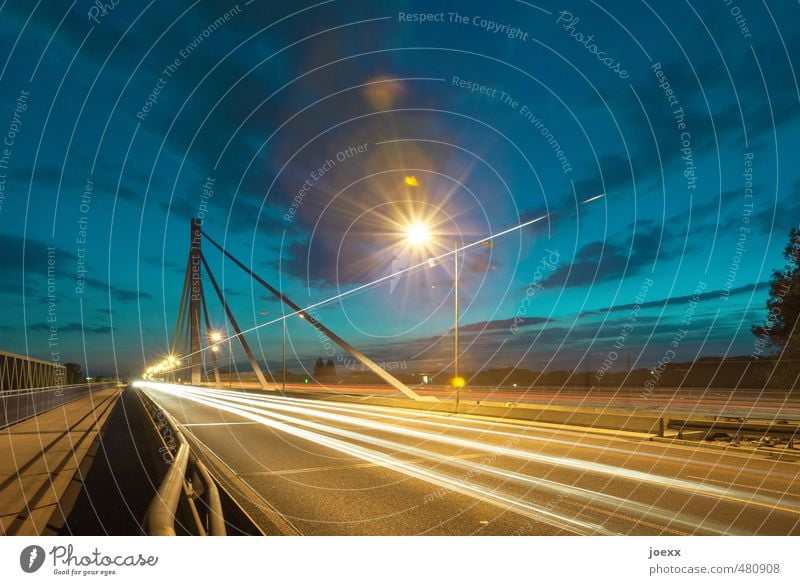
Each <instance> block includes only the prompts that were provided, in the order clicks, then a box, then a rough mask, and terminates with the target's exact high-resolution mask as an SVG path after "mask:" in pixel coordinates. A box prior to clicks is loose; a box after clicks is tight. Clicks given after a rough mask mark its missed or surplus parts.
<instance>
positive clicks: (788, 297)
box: [751, 228, 800, 389]
mask: <svg viewBox="0 0 800 585" xmlns="http://www.w3.org/2000/svg"><path fill="white" fill-rule="evenodd" d="M783 257H784V259H785V260H786V263H785V264H784V266H783V268H782V269H779V270H775V271H773V273H772V279H771V280H770V283H769V298H768V299H767V317H766V319H764V324H763V325H759V326H757V327H753V329H752V330H753V335H755V336H756V341H755V344H754V350H753V354H752V356H751V357H753V358H755V359H760V358H762V357H765V356H764V354H765V352H767V351H768V348H771V349H773V350H774V354H773V356H772V360H770V361H771V362H772V363H771V367H769V368H762V370H763V373H764V382H765V384H766V385H770V386H775V385H777V386H779V387H781V388H787V389H794V388H795V387H796V386H797V382H798V378H799V377H800V332H798V319H800V265H798V260H800V230H798V229H797V228H792V230H791V231H790V232H789V243H788V244H787V245H786V248H784V250H783Z"/></svg>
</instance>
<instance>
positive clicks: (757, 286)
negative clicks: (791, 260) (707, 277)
mask: <svg viewBox="0 0 800 585" xmlns="http://www.w3.org/2000/svg"><path fill="white" fill-rule="evenodd" d="M767 289H769V282H766V281H765V282H756V283H754V284H745V285H743V286H738V287H736V288H732V289H731V290H730V291H727V293H728V296H736V295H740V294H753V293H756V292H758V291H762V290H767ZM724 292H726V291H724V290H722V289H719V290H711V291H708V292H704V293H701V294H700V295H699V297H698V300H699V301H704V300H708V299H719V298H720V297H721V296H722V295H723V293H724ZM694 297H695V295H694V294H690V295H683V296H679V297H670V298H667V299H659V300H656V301H646V302H644V303H640V304H639V307H641V308H642V309H649V308H653V307H655V308H659V309H660V308H662V307H665V306H667V305H679V304H681V303H686V302H688V301H690V300H692V299H694ZM635 306H636V304H635V303H628V304H625V305H614V306H611V307H604V308H602V309H593V310H591V311H583V312H582V313H580V315H578V316H579V317H584V316H587V315H603V314H605V313H613V312H617V311H628V310H630V309H632V308H634V307H635Z"/></svg>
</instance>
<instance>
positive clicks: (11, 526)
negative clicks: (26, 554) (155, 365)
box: [0, 387, 120, 535]
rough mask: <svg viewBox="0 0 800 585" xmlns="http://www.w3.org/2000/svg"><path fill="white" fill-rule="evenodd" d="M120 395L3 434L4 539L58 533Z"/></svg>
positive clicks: (107, 393) (101, 395)
mask: <svg viewBox="0 0 800 585" xmlns="http://www.w3.org/2000/svg"><path fill="white" fill-rule="evenodd" d="M119 394H120V392H119V390H118V389H117V388H116V387H115V388H109V389H104V390H98V391H95V392H93V393H92V394H90V395H89V396H86V397H84V398H80V399H78V400H75V401H73V402H69V403H67V404H65V405H63V406H60V407H58V408H54V409H52V410H49V411H47V412H44V413H41V414H39V415H38V416H36V417H33V418H30V419H27V420H25V421H22V422H20V423H17V424H15V425H11V426H9V427H7V428H5V429H2V430H0V535H32V534H50V533H54V532H57V530H58V525H59V524H60V523H61V522H63V516H65V515H67V514H68V510H65V509H63V508H64V507H65V506H66V505H67V504H66V500H69V499H70V497H68V496H70V495H72V494H75V493H77V491H79V490H78V488H79V487H80V483H81V482H82V478H83V476H84V474H85V471H86V463H87V462H89V461H90V460H91V457H87V455H91V453H92V452H93V450H94V449H96V448H97V444H98V443H97V441H96V439H97V438H98V436H99V435H100V433H101V432H102V429H103V426H104V424H105V422H106V419H107V418H108V416H109V414H110V412H111V410H112V408H113V406H114V404H115V403H116V401H117V399H118V398H119Z"/></svg>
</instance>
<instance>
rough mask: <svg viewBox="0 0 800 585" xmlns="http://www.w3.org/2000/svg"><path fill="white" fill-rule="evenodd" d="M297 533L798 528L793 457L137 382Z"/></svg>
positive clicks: (799, 503)
mask: <svg viewBox="0 0 800 585" xmlns="http://www.w3.org/2000/svg"><path fill="white" fill-rule="evenodd" d="M140 387H141V388H143V389H144V390H145V391H147V392H148V394H150V396H151V397H152V398H153V399H155V400H156V401H157V402H158V403H159V404H160V405H161V406H162V407H163V408H165V409H166V410H167V411H169V412H170V413H171V414H172V415H173V416H174V417H176V419H177V420H178V421H179V423H181V424H182V425H183V428H184V430H185V431H186V432H187V433H189V434H191V435H192V436H193V438H194V439H195V440H196V441H198V442H200V443H202V445H204V446H205V447H206V448H207V449H209V450H210V451H211V452H213V453H214V454H215V455H216V456H217V457H219V458H220V459H222V460H223V461H224V462H225V464H226V465H227V466H228V467H229V468H230V470H231V472H232V473H233V474H235V475H236V476H237V478H238V481H240V482H244V483H245V484H246V485H247V486H248V487H249V489H251V490H252V492H253V493H254V494H257V495H256V497H257V498H259V499H260V500H261V501H260V502H259V504H260V505H261V506H263V507H265V508H266V507H269V508H270V509H271V510H274V511H276V512H277V513H278V514H280V516H281V517H282V518H283V519H284V520H285V521H286V523H287V524H290V525H291V526H293V527H294V529H295V530H296V531H297V532H300V533H303V534H509V535H514V534H542V535H552V534H665V535H670V534H676V535H683V534H778V535H783V534H800V493H798V492H800V482H799V481H798V479H800V465H798V464H796V463H789V462H779V461H775V460H770V459H766V458H763V457H762V456H758V457H756V456H752V455H745V454H732V453H725V452H723V451H719V450H712V449H703V448H695V447H687V446H675V445H668V444H663V443H655V442H650V441H645V440H641V439H639V440H631V439H623V438H620V437H617V436H612V435H603V434H597V433H588V432H587V433H580V432H568V431H560V430H553V429H545V428H539V427H535V426H520V425H516V424H510V423H505V422H502V421H489V420H483V419H471V418H468V417H462V416H451V415H441V414H433V413H425V412H418V411H409V410H401V409H393V408H384V407H377V406H367V405H354V404H347V403H335V402H329V401H324V402H322V401H315V400H308V399H298V398H284V397H280V396H275V395H272V394H269V393H265V394H253V393H240V392H235V391H234V392H229V391H224V390H209V389H203V388H195V387H190V386H178V385H170V384H158V383H149V382H148V383H140Z"/></svg>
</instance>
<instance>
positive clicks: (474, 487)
mask: <svg viewBox="0 0 800 585" xmlns="http://www.w3.org/2000/svg"><path fill="white" fill-rule="evenodd" d="M168 386H170V385H168V384H147V385H144V384H141V385H140V387H143V388H148V387H151V388H153V389H155V390H157V391H161V392H166V393H169V394H172V395H174V396H178V397H181V398H186V399H189V400H192V401H194V402H197V403H198V404H205V405H206V406H210V407H213V408H217V409H219V410H224V411H226V412H229V413H231V414H235V415H237V416H241V417H242V418H247V419H249V420H252V421H255V422H259V423H261V424H262V425H264V426H266V427H269V428H273V429H275V430H278V431H282V432H285V433H287V434H290V435H292V436H295V437H299V438H301V439H305V440H308V441H311V442H312V443H315V444H317V445H322V446H324V447H328V448H330V449H333V450H335V451H338V452H340V453H344V454H346V455H351V456H353V457H357V458H358V459H362V460H364V461H368V462H370V463H374V464H376V465H380V466H383V467H386V468H388V469H393V470H395V471H398V472H400V473H403V474H405V475H408V476H410V477H414V478H416V479H420V480H422V481H426V482H428V483H432V484H434V485H437V486H439V487H442V488H445V489H447V490H451V491H454V492H458V493H460V494H463V495H466V496H469V497H472V498H475V499H477V500H480V501H483V502H488V503H491V504H494V505H498V506H501V507H502V508H504V509H509V510H512V511H514V512H516V513H518V514H520V515H522V516H525V517H528V518H531V519H533V520H538V521H540V522H545V523H547V524H550V525H552V526H556V527H558V528H561V529H562V530H566V531H569V532H573V533H576V534H583V535H595V534H606V535H608V534H613V533H611V532H609V531H607V530H605V529H604V528H603V527H602V526H600V525H597V524H593V523H590V522H584V521H582V520H578V519H574V518H568V517H565V516H560V515H559V514H557V513H555V512H553V511H550V510H547V509H546V508H539V507H536V506H533V505H531V504H528V503H525V502H521V501H518V500H517V499H516V498H514V497H512V496H508V495H505V494H503V493H502V492H498V491H497V490H489V489H486V488H484V487H482V486H480V485H478V484H475V483H472V482H469V481H466V480H462V479H458V478H454V477H451V476H448V475H444V474H441V473H437V472H436V471H433V470H430V469H426V468H424V467H421V466H419V465H415V464H413V463H408V462H405V461H401V460H399V459H396V458H394V457H392V456H391V455H387V454H384V453H380V452H378V451H375V450H373V449H368V448H366V447H361V446H358V445H353V444H350V443H347V442H345V441H341V440H339V439H335V438H333V437H329V436H326V435H322V434H319V433H315V432H312V431H308V430H306V429H301V428H297V427H294V426H292V425H289V424H285V423H283V422H281V421H279V420H276V419H275V418H273V417H272V416H265V415H264V414H258V413H255V412H251V411H250V409H247V408H238V407H235V406H231V405H228V404H225V403H223V402H222V401H215V400H212V399H206V398H202V397H201V396H199V395H193V394H191V393H187V392H177V391H175V390H174V387H172V388H169V387H168ZM178 388H180V387H178ZM181 390H183V389H182V388H181Z"/></svg>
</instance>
